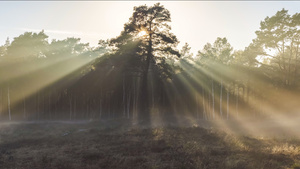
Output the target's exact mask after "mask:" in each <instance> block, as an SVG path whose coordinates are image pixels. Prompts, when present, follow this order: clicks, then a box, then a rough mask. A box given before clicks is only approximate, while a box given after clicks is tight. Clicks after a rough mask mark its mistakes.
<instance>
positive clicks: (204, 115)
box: [202, 87, 207, 120]
mask: <svg viewBox="0 0 300 169" xmlns="http://www.w3.org/2000/svg"><path fill="white" fill-rule="evenodd" d="M202 104H203V119H205V120H207V119H206V112H205V92H204V87H202Z"/></svg>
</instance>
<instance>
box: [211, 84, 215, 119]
mask: <svg viewBox="0 0 300 169" xmlns="http://www.w3.org/2000/svg"><path fill="white" fill-rule="evenodd" d="M211 92H212V104H213V105H212V110H213V119H215V92H214V81H213V80H212V83H211Z"/></svg>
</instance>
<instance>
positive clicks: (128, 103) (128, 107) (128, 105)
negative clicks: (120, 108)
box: [127, 92, 131, 119]
mask: <svg viewBox="0 0 300 169" xmlns="http://www.w3.org/2000/svg"><path fill="white" fill-rule="evenodd" d="M130 98H131V92H129V95H128V99H127V118H128V119H129V118H130Z"/></svg>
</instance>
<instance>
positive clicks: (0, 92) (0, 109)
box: [0, 86, 3, 116]
mask: <svg viewBox="0 0 300 169" xmlns="http://www.w3.org/2000/svg"><path fill="white" fill-rule="evenodd" d="M2 106H3V103H2V88H1V86H0V116H1V114H2Z"/></svg>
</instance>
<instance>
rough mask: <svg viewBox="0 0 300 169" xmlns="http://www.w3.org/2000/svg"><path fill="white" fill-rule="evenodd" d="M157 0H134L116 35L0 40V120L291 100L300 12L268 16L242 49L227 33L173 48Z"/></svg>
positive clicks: (285, 106) (258, 105) (230, 107)
mask: <svg viewBox="0 0 300 169" xmlns="http://www.w3.org/2000/svg"><path fill="white" fill-rule="evenodd" d="M170 22H171V17H170V13H169V11H168V10H167V9H165V8H164V7H163V6H162V5H160V4H156V5H154V6H151V7H148V6H139V7H135V8H134V12H133V14H132V17H131V18H130V19H129V21H128V22H127V23H125V24H124V30H123V31H122V32H121V33H120V35H119V36H118V37H115V38H112V39H108V40H99V44H98V46H97V47H90V46H89V44H88V43H87V44H85V43H81V42H80V38H74V37H69V38H67V39H64V40H55V39H53V40H51V41H50V42H49V39H48V38H49V37H48V36H47V35H46V34H45V33H44V31H43V30H41V31H40V32H38V33H33V32H25V33H24V34H22V35H20V36H18V37H15V38H14V39H13V40H12V41H10V39H9V38H8V39H7V41H6V43H5V44H4V45H3V46H1V47H0V64H1V65H0V69H1V70H0V73H1V75H0V115H1V116H0V118H1V120H80V119H87V120H90V119H111V118H113V119H114V118H128V119H148V120H149V119H151V118H154V119H155V118H159V117H165V116H174V117H178V116H189V117H191V118H192V119H199V118H200V119H205V120H213V119H231V118H238V117H241V118H242V117H244V118H249V119H253V118H254V119H260V118H277V117H282V115H293V114H294V115H296V113H297V109H298V108H299V106H298V103H297V100H298V96H299V89H300V88H299V80H300V71H298V68H299V44H300V32H299V31H300V29H299V26H300V15H299V13H296V14H294V15H292V16H291V15H289V14H288V11H287V10H285V9H282V10H281V11H278V12H277V13H276V14H275V15H274V16H271V17H266V18H265V19H264V20H263V21H261V23H260V29H259V30H257V31H256V32H255V33H256V35H257V37H256V38H255V39H253V41H252V43H251V44H249V46H248V47H246V48H245V49H244V50H234V48H233V47H232V46H231V45H230V43H229V42H228V40H227V39H226V37H219V38H217V39H216V40H215V42H214V43H213V44H211V43H207V44H206V45H205V46H204V47H203V48H202V49H200V50H199V51H198V53H197V54H196V55H193V54H192V53H191V52H190V49H191V48H190V47H189V44H188V43H185V45H184V46H183V47H182V49H180V50H179V49H177V45H178V43H179V40H178V39H177V38H176V35H174V34H172V32H171V27H170V26H169V24H168V23H170Z"/></svg>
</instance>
